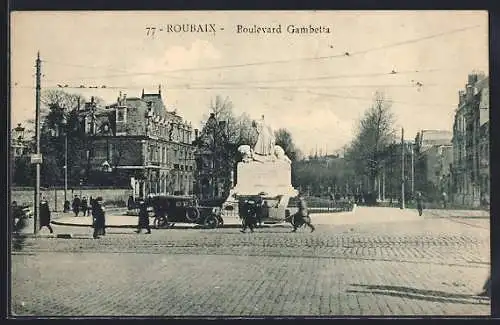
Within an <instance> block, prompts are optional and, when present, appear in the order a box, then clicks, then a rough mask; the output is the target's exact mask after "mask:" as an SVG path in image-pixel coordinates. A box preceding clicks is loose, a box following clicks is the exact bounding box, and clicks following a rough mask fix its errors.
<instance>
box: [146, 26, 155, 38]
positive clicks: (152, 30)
mask: <svg viewBox="0 0 500 325" xmlns="http://www.w3.org/2000/svg"><path fill="white" fill-rule="evenodd" d="M146 31H147V32H146V35H147V36H154V35H155V32H156V27H146Z"/></svg>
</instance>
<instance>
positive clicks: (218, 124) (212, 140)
mask: <svg viewBox="0 0 500 325" xmlns="http://www.w3.org/2000/svg"><path fill="white" fill-rule="evenodd" d="M226 133H227V125H226V121H219V120H217V119H216V117H215V114H214V113H211V114H210V117H209V118H208V120H207V122H206V125H205V127H204V128H203V129H202V131H201V132H200V134H198V130H195V141H194V145H195V146H196V148H197V150H196V162H197V168H196V177H195V179H196V194H197V195H198V196H199V197H200V198H201V199H219V198H225V197H226V196H227V194H228V193H229V190H230V189H231V187H232V184H233V182H234V177H235V172H234V170H232V169H231V164H232V161H231V159H230V157H229V156H227V155H226V154H225V153H227V150H228V149H229V150H232V149H230V148H229V147H228V146H230V144H229V143H228V142H226V141H225V140H224V139H225V137H226ZM233 149H234V148H233Z"/></svg>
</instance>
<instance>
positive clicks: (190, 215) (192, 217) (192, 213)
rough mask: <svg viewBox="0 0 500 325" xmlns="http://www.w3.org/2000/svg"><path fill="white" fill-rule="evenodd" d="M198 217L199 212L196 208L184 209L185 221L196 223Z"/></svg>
mask: <svg viewBox="0 0 500 325" xmlns="http://www.w3.org/2000/svg"><path fill="white" fill-rule="evenodd" d="M199 217H200V211H199V210H198V209H197V208H188V209H186V219H187V220H188V221H189V222H196V221H197V220H198V218H199Z"/></svg>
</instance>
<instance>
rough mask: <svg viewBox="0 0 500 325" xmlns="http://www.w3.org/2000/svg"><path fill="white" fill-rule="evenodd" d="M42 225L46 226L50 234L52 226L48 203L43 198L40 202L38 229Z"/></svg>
mask: <svg viewBox="0 0 500 325" xmlns="http://www.w3.org/2000/svg"><path fill="white" fill-rule="evenodd" d="M43 227H47V228H48V229H49V231H50V233H51V234H52V233H53V232H54V230H53V229H52V226H51V225H50V208H49V203H48V202H47V200H46V199H45V198H43V199H42V201H41V202H40V230H41V229H42V228H43Z"/></svg>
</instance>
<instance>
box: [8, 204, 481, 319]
mask: <svg viewBox="0 0 500 325" xmlns="http://www.w3.org/2000/svg"><path fill="white" fill-rule="evenodd" d="M366 211H370V210H364V213H366ZM386 211H390V213H394V214H397V213H399V212H398V209H392V210H390V209H388V210H386ZM362 213H363V210H362ZM54 228H55V230H56V232H57V231H58V230H59V229H64V226H55V227H54ZM290 230H291V229H290V228H265V229H257V230H256V232H255V233H253V234H241V233H239V232H238V230H237V229H216V230H203V229H179V230H176V229H173V230H157V231H155V230H153V233H152V234H151V235H146V234H140V235H138V234H135V233H133V230H132V229H111V228H110V229H109V230H108V233H107V235H106V236H105V237H103V238H101V239H99V240H93V239H90V236H89V233H90V230H89V229H87V228H78V229H75V231H79V232H80V233H75V236H74V238H73V239H60V238H37V239H35V238H28V239H27V240H26V242H25V243H24V247H23V249H22V250H19V251H14V252H13V254H12V255H13V256H12V310H13V313H14V314H16V315H44V316H70V315H87V316H91V315H95V316H102V315H107V316H116V315H129V316H139V315H145V316H149V315H158V316H180V315H194V316H201V315H206V316H255V315H257V316H259V315H260V316H261V315H271V316H279V315H291V316H295V315H297V316H298V315H311V316H316V315H318V316H320V315H335V316H339V315H365V316H366V315H489V314H490V300H489V299H488V298H484V297H479V296H477V294H478V293H479V292H481V290H482V286H483V284H484V282H485V280H486V278H487V277H488V274H489V265H490V258H489V254H490V250H489V241H490V232H489V219H487V218H458V217H450V216H447V217H446V218H444V217H439V216H436V215H435V214H429V215H428V216H425V215H424V217H421V218H419V219H418V220H402V221H400V222H398V221H392V222H379V223H373V222H372V223H365V224H363V223H359V224H344V225H341V224H336V225H326V224H322V225H318V226H317V230H316V232H313V233H309V231H308V230H300V232H298V233H295V234H293V233H290Z"/></svg>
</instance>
